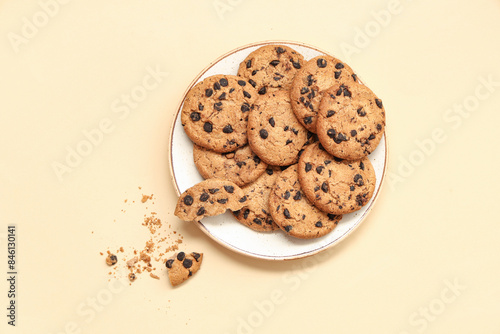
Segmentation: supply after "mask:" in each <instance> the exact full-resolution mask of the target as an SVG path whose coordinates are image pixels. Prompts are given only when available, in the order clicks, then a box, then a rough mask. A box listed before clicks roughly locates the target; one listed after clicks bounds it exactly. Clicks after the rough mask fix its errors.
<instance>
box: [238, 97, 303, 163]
mask: <svg viewBox="0 0 500 334" xmlns="http://www.w3.org/2000/svg"><path fill="white" fill-rule="evenodd" d="M307 137H308V135H307V130H306V129H305V128H304V127H303V126H302V124H300V122H299V121H298V120H297V118H296V117H295V115H294V113H293V111H292V107H291V105H290V97H289V95H288V92H287V91H283V90H281V91H276V92H272V93H269V94H267V95H265V96H261V97H260V98H259V99H258V100H257V101H256V102H255V108H254V109H253V110H252V111H251V112H250V115H249V117H248V143H249V145H250V147H251V148H252V151H254V152H255V153H256V154H257V155H258V156H259V157H260V158H261V159H262V160H263V161H264V162H266V163H267V164H269V165H273V166H288V165H290V164H293V163H295V162H297V159H298V155H299V152H300V150H301V149H302V147H303V146H304V144H305V143H306V142H307V140H308V138H307Z"/></svg>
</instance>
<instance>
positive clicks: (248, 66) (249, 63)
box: [247, 59, 252, 68]
mask: <svg viewBox="0 0 500 334" xmlns="http://www.w3.org/2000/svg"><path fill="white" fill-rule="evenodd" d="M250 67H252V59H250V60H248V61H247V68H250Z"/></svg>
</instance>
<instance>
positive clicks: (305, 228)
mask: <svg viewBox="0 0 500 334" xmlns="http://www.w3.org/2000/svg"><path fill="white" fill-rule="evenodd" d="M304 153H305V152H304ZM269 209H270V210H271V215H272V217H273V220H274V221H275V222H276V224H278V226H279V227H280V228H281V229H282V230H283V231H285V232H286V233H287V234H288V235H291V236H293V237H296V238H301V239H312V238H318V237H321V236H324V235H325V234H327V233H330V232H331V231H332V230H333V229H334V228H335V227H336V226H337V224H338V222H339V221H340V219H342V216H339V215H333V214H328V213H325V212H322V211H320V210H319V209H318V208H316V207H315V206H314V205H312V204H311V202H310V201H309V200H308V199H307V197H306V196H305V195H304V193H303V191H302V188H301V185H300V182H299V174H298V171H297V164H295V165H292V166H290V167H288V168H287V169H286V170H284V171H283V172H281V174H280V176H279V177H278V180H277V182H276V184H275V185H274V187H273V189H272V190H271V195H270V197H269Z"/></svg>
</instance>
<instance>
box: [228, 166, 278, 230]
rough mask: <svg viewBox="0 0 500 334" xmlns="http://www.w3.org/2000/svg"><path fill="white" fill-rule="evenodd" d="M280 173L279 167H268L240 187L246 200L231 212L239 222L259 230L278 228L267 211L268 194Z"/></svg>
mask: <svg viewBox="0 0 500 334" xmlns="http://www.w3.org/2000/svg"><path fill="white" fill-rule="evenodd" d="M280 173H281V169H280V168H279V167H269V168H268V169H267V170H266V172H265V173H264V174H262V175H261V176H260V177H259V178H258V179H257V180H255V181H254V182H252V183H250V184H248V185H246V186H244V187H243V188H241V189H242V190H243V192H244V193H245V196H246V197H247V202H246V204H245V206H244V207H243V208H241V210H238V211H234V212H233V214H234V216H235V217H236V219H237V220H238V221H239V222H240V223H242V224H243V225H245V226H248V227H249V228H251V229H252V230H255V231H260V232H268V231H274V230H276V229H279V227H278V226H277V225H276V224H275V223H274V222H273V218H272V217H271V214H270V212H269V194H270V193H271V189H272V187H273V186H274V184H275V183H276V179H277V178H278V176H279V174H280Z"/></svg>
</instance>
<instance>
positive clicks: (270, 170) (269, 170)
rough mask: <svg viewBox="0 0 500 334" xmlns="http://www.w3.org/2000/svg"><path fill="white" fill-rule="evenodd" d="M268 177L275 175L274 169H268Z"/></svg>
mask: <svg viewBox="0 0 500 334" xmlns="http://www.w3.org/2000/svg"><path fill="white" fill-rule="evenodd" d="M266 173H267V175H273V173H274V171H273V170H272V169H266Z"/></svg>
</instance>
